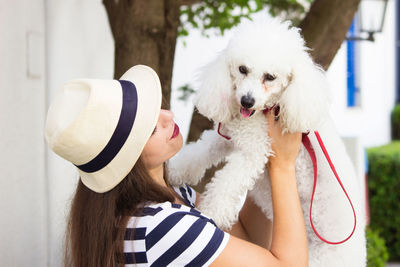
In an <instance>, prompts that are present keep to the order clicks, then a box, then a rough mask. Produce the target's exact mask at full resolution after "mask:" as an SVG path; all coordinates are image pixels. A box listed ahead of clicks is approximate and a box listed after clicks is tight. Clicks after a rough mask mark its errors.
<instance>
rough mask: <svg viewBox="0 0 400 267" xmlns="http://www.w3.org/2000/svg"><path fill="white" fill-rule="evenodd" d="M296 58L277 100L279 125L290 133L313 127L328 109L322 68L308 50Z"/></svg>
mask: <svg viewBox="0 0 400 267" xmlns="http://www.w3.org/2000/svg"><path fill="white" fill-rule="evenodd" d="M299 59H300V60H299V61H298V62H295V64H294V66H293V69H292V73H291V77H290V79H289V80H290V81H289V85H288V86H287V88H286V89H285V90H284V92H283V93H282V96H281V98H280V101H279V105H280V117H281V118H282V124H283V127H284V129H285V130H287V131H289V132H308V131H313V130H316V128H318V126H319V124H320V123H321V122H322V121H323V120H324V118H326V116H327V115H328V112H329V104H330V96H329V88H328V81H327V79H326V76H325V73H324V71H323V69H322V68H321V67H319V66H317V65H315V64H314V63H313V61H312V59H311V58H310V56H309V55H308V53H307V52H304V54H303V55H301V57H300V58H299Z"/></svg>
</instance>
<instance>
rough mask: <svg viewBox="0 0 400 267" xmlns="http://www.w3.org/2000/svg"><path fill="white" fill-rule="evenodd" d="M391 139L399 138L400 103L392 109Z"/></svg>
mask: <svg viewBox="0 0 400 267" xmlns="http://www.w3.org/2000/svg"><path fill="white" fill-rule="evenodd" d="M392 139H393V140H399V139H400V104H397V105H396V106H395V107H394V109H393V111H392Z"/></svg>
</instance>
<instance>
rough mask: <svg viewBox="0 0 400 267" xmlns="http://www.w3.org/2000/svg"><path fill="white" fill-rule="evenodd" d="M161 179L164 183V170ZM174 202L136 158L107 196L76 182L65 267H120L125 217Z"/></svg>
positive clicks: (172, 194)
mask: <svg viewBox="0 0 400 267" xmlns="http://www.w3.org/2000/svg"><path fill="white" fill-rule="evenodd" d="M164 176H165V177H164V179H165V180H166V182H167V181H168V180H167V177H166V171H165V167H164ZM167 184H168V182H167ZM174 198H175V193H174V191H173V190H172V189H169V188H165V187H163V186H161V185H158V184H157V183H156V182H155V181H154V180H153V179H152V178H151V177H150V175H149V173H148V171H147V170H146V168H145V166H144V164H143V161H142V160H141V159H140V158H139V160H138V161H137V162H136V164H135V166H134V167H133V169H132V170H131V171H130V173H129V174H128V175H127V176H126V177H125V178H124V179H123V180H122V181H121V182H120V183H119V184H118V185H117V186H116V187H115V188H113V189H112V190H111V191H109V192H106V193H95V192H93V191H91V190H90V189H88V188H87V187H86V186H85V185H84V184H83V183H82V182H81V181H80V180H79V184H78V187H77V189H76V192H75V196H74V198H73V200H72V204H71V211H70V214H69V219H68V224H67V232H66V246H65V259H64V260H65V266H73V267H92V266H93V267H94V266H96V267H97V266H106V267H114V266H117V263H118V264H119V266H121V265H122V266H123V263H124V258H123V240H124V235H125V227H126V225H127V223H128V220H129V217H130V216H132V215H133V214H134V213H135V212H137V211H138V209H140V208H141V204H143V203H145V202H148V201H151V202H157V203H161V202H165V201H171V202H173V201H174Z"/></svg>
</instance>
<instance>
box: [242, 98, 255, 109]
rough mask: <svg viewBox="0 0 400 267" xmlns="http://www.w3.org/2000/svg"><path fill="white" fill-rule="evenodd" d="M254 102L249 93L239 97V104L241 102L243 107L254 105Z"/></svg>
mask: <svg viewBox="0 0 400 267" xmlns="http://www.w3.org/2000/svg"><path fill="white" fill-rule="evenodd" d="M254 102H256V101H255V100H254V98H253V97H251V96H249V95H245V96H242V98H241V99H240V104H242V107H244V108H251V107H252V106H254Z"/></svg>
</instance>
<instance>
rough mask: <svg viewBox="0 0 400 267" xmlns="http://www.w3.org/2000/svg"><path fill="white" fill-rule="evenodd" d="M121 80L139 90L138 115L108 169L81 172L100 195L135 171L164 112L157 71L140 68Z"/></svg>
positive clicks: (134, 69)
mask: <svg viewBox="0 0 400 267" xmlns="http://www.w3.org/2000/svg"><path fill="white" fill-rule="evenodd" d="M120 80H127V81H130V82H132V83H133V84H134V85H135V87H136V90H137V95H138V103H137V112H136V118H135V121H134V124H133V127H132V130H131V132H130V134H129V136H128V138H127V140H126V142H125V143H124V145H123V146H122V148H121V149H120V151H119V152H118V154H117V155H116V156H115V157H114V159H113V160H112V161H111V162H110V163H109V164H108V165H107V166H105V167H104V168H102V169H100V170H99V171H96V172H92V173H87V172H84V171H82V170H79V169H78V170H79V173H80V176H81V180H82V182H83V184H85V185H86V186H87V187H88V188H90V189H91V190H93V191H95V192H98V193H103V192H107V191H109V190H111V189H112V188H114V187H115V186H116V185H118V184H119V183H120V182H121V181H122V180H123V179H124V178H125V177H126V175H127V174H128V173H129V172H130V171H131V169H132V168H133V166H134V165H135V163H136V161H137V160H138V158H139V157H140V155H141V153H142V151H143V148H144V146H145V145H146V143H147V141H148V139H149V138H150V136H151V134H152V132H153V130H154V128H155V126H156V124H157V121H158V117H159V114H160V110H161V100H162V89H161V84H160V80H159V78H158V75H157V73H156V72H155V71H154V70H153V69H151V68H150V67H147V66H144V65H136V66H134V67H132V68H130V69H129V70H128V71H127V72H125V73H124V75H122V77H121V78H120Z"/></svg>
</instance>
